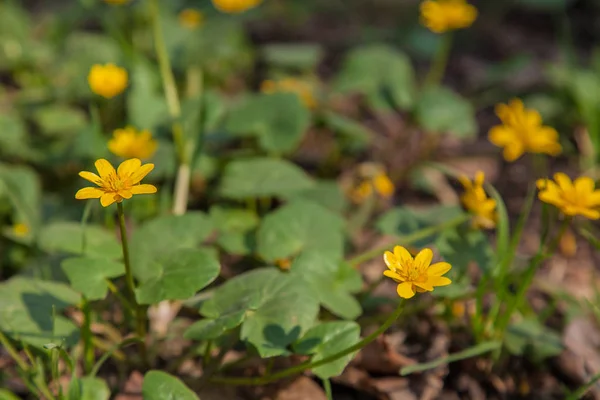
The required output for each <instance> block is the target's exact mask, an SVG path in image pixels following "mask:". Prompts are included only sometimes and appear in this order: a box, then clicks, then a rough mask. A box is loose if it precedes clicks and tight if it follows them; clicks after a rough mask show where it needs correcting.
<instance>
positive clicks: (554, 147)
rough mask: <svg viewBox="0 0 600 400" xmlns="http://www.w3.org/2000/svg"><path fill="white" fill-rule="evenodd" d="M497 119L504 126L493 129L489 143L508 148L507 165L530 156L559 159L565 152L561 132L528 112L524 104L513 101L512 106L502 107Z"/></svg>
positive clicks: (504, 153)
mask: <svg viewBox="0 0 600 400" xmlns="http://www.w3.org/2000/svg"><path fill="white" fill-rule="evenodd" d="M496 115H497V116H498V118H500V120H501V121H502V125H496V126H494V127H493V128H492V129H490V132H489V139H490V142H492V143H493V144H495V145H496V146H499V147H504V152H503V155H504V159H505V160H506V161H515V160H516V159H517V158H519V157H521V156H522V155H523V153H526V152H527V153H543V154H549V155H551V156H556V155H558V154H560V152H561V151H562V147H561V145H560V143H559V142H558V132H556V130H555V129H554V128H551V127H549V126H545V125H542V117H541V116H540V113H538V112H537V111H536V110H533V109H529V108H525V106H524V105H523V102H522V101H521V100H519V99H513V100H511V101H510V103H508V104H498V105H497V106H496Z"/></svg>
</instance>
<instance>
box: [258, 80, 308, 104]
mask: <svg viewBox="0 0 600 400" xmlns="http://www.w3.org/2000/svg"><path fill="white" fill-rule="evenodd" d="M260 90H261V92H263V93H276V92H289V93H295V94H296V95H297V96H298V97H299V98H300V100H301V101H302V103H303V104H304V105H305V106H306V107H307V108H311V109H312V108H316V107H317V100H316V99H315V95H314V90H313V86H312V85H311V84H310V83H308V82H306V81H302V80H300V79H296V78H284V79H280V80H277V81H274V80H270V79H269V80H266V81H263V83H262V84H261V85H260Z"/></svg>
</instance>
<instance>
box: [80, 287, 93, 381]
mask: <svg viewBox="0 0 600 400" xmlns="http://www.w3.org/2000/svg"><path fill="white" fill-rule="evenodd" d="M81 302H82V304H81V311H83V326H82V327H81V336H82V339H83V360H84V362H83V366H84V371H85V372H86V373H89V372H90V370H91V369H92V366H93V365H94V345H93V343H92V329H91V326H92V308H91V306H90V302H89V301H88V299H86V298H85V296H84V297H83V299H82V301H81Z"/></svg>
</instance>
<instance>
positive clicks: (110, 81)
mask: <svg viewBox="0 0 600 400" xmlns="http://www.w3.org/2000/svg"><path fill="white" fill-rule="evenodd" d="M127 79H128V77H127V71H126V70H125V69H124V68H121V67H118V66H116V65H115V64H111V63H108V64H104V65H101V64H95V65H94V66H92V68H91V69H90V73H89V75H88V83H89V85H90V89H92V92H94V93H96V94H97V95H100V96H102V97H105V98H107V99H110V98H112V97H115V96H116V95H118V94H120V93H122V92H123V91H124V90H125V88H126V87H127Z"/></svg>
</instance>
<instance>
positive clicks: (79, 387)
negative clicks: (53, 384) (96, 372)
mask: <svg viewBox="0 0 600 400" xmlns="http://www.w3.org/2000/svg"><path fill="white" fill-rule="evenodd" d="M68 395H69V397H68V399H69V400H108V399H109V398H110V389H109V388H108V385H107V384H106V382H105V381H104V380H103V379H100V378H95V377H92V376H86V377H83V378H74V379H73V380H71V385H70V386H69V394H68Z"/></svg>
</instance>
